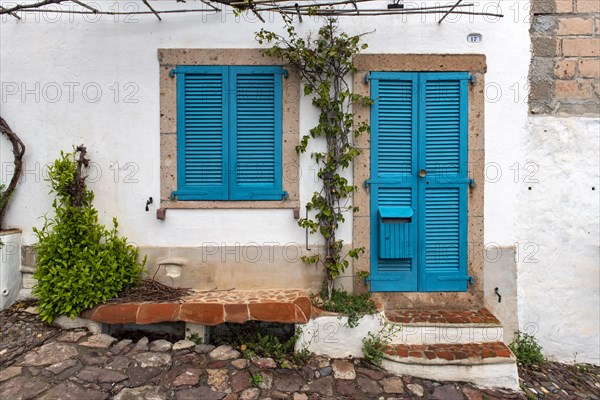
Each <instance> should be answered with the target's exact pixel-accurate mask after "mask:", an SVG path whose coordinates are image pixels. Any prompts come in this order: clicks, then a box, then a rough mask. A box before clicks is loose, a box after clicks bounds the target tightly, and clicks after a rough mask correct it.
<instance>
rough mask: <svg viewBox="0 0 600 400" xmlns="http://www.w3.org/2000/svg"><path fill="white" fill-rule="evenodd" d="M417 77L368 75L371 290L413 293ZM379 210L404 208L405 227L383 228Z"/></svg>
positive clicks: (409, 75)
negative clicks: (409, 212)
mask: <svg viewBox="0 0 600 400" xmlns="http://www.w3.org/2000/svg"><path fill="white" fill-rule="evenodd" d="M417 75H418V74H416V73H372V74H371V97H372V98H373V100H374V104H373V105H372V106H371V180H372V182H374V184H372V186H371V189H370V190H371V231H372V233H371V277H370V279H371V290H373V291H416V290H417V247H416V246H417V236H416V235H417V219H416V218H415V217H416V207H417V204H416V203H417V202H416V200H417V183H416V179H415V177H416V174H417V150H418V146H417V142H416V141H417V129H416V128H417V102H418V97H417V94H418V87H417ZM379 207H394V208H399V207H408V208H411V209H412V210H413V211H414V214H415V217H412V218H411V220H410V222H409V223H391V224H388V223H385V222H384V221H383V220H382V219H381V218H380V210H379Z"/></svg>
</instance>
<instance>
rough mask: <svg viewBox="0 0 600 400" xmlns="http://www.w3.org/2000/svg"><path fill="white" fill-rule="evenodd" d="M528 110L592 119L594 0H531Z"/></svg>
mask: <svg viewBox="0 0 600 400" xmlns="http://www.w3.org/2000/svg"><path fill="white" fill-rule="evenodd" d="M532 12H533V15H532V18H533V19H532V24H531V40H532V47H533V59H532V63H531V68H530V71H529V75H530V85H531V87H530V93H529V111H530V112H531V113H532V114H557V115H596V116H597V115H598V114H599V112H600V111H599V105H598V104H599V101H600V0H533V3H532Z"/></svg>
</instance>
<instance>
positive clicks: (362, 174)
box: [352, 54, 487, 308]
mask: <svg viewBox="0 0 600 400" xmlns="http://www.w3.org/2000/svg"><path fill="white" fill-rule="evenodd" d="M354 66H355V67H356V72H355V73H354V78H353V88H354V91H355V92H356V93H359V94H362V95H364V96H369V95H370V91H371V86H370V84H369V83H368V82H366V81H365V77H366V76H367V74H368V73H369V72H374V71H382V72H384V71H385V72H464V71H466V72H469V73H470V74H471V75H472V76H473V77H474V80H473V82H472V83H470V84H469V92H468V93H469V108H468V113H469V115H468V139H467V140H468V163H469V171H468V173H469V178H473V179H474V180H475V187H474V188H473V189H469V192H468V193H469V194H468V223H467V225H468V261H467V273H468V275H471V276H472V277H473V278H474V284H473V285H469V287H468V288H467V291H466V292H379V294H380V295H382V296H383V298H384V301H390V302H392V303H393V304H403V306H404V307H408V308H410V307H419V306H429V307H431V306H440V307H455V308H460V307H469V306H475V307H477V306H479V307H483V261H484V255H483V252H484V250H485V248H484V243H483V191H484V168H485V166H484V160H485V158H484V157H485V154H484V113H483V109H484V102H485V99H484V75H485V73H486V70H487V65H486V57H485V55H479V54H457V55H453V54H360V55H358V56H356V57H355V59H354ZM354 113H355V114H354V116H355V118H356V121H357V122H363V121H366V122H367V123H369V122H370V116H371V114H370V113H371V109H370V107H368V106H366V107H365V106H360V105H357V106H355V108H354ZM355 145H356V147H358V148H359V149H360V150H361V154H360V155H359V156H358V157H357V158H356V159H355V160H354V184H355V185H356V186H357V187H358V190H357V192H356V193H355V194H354V205H355V206H358V207H359V211H358V212H356V213H355V214H354V216H353V222H352V224H353V229H352V244H353V246H354V247H364V248H365V253H364V254H363V255H362V256H361V257H360V258H359V259H358V260H354V263H353V267H354V274H356V273H357V272H359V271H366V272H370V259H371V252H370V234H371V232H370V207H369V203H370V193H369V191H368V190H367V189H366V188H365V185H364V182H365V181H366V180H367V179H369V178H370V173H371V168H370V161H371V139H370V135H369V134H364V135H361V136H360V137H359V138H358V139H357V140H356V141H355ZM354 290H355V291H356V292H361V291H365V290H366V286H365V285H364V284H363V283H362V282H359V280H357V279H355V280H354Z"/></svg>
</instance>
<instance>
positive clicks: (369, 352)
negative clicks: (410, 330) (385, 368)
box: [362, 322, 402, 367]
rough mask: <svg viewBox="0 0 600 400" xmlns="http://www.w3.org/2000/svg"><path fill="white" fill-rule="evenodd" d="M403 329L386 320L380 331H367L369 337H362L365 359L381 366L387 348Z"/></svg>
mask: <svg viewBox="0 0 600 400" xmlns="http://www.w3.org/2000/svg"><path fill="white" fill-rule="evenodd" d="M401 330H402V327H401V326H399V325H395V324H390V323H388V322H386V323H385V324H384V325H383V327H382V328H381V330H380V331H379V332H377V333H373V332H369V333H367V337H364V338H363V339H362V344H363V347H362V351H363V354H364V356H365V359H366V360H367V361H370V362H371V363H373V364H375V365H377V366H378V367H380V366H381V362H382V361H383V355H384V351H385V349H386V348H387V347H388V346H389V345H390V343H392V340H393V338H394V336H395V335H397V334H398V333H400V331H401Z"/></svg>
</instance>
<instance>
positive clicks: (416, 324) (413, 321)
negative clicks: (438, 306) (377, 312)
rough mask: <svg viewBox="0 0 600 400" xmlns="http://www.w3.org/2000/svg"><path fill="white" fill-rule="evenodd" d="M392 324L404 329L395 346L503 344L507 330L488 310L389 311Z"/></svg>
mask: <svg viewBox="0 0 600 400" xmlns="http://www.w3.org/2000/svg"><path fill="white" fill-rule="evenodd" d="M385 317H386V320H387V322H388V323H389V324H392V325H400V326H401V327H402V329H401V330H400V331H399V332H398V333H397V334H396V335H394V336H393V338H392V343H393V344H407V345H419V344H468V343H484V342H501V341H502V340H503V338H504V330H503V328H502V326H501V325H500V322H499V321H498V319H497V318H496V317H495V316H494V315H493V314H492V313H491V312H489V311H488V310H486V309H485V308H482V309H478V310H462V311H447V310H415V309H400V310H392V311H390V310H385Z"/></svg>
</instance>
